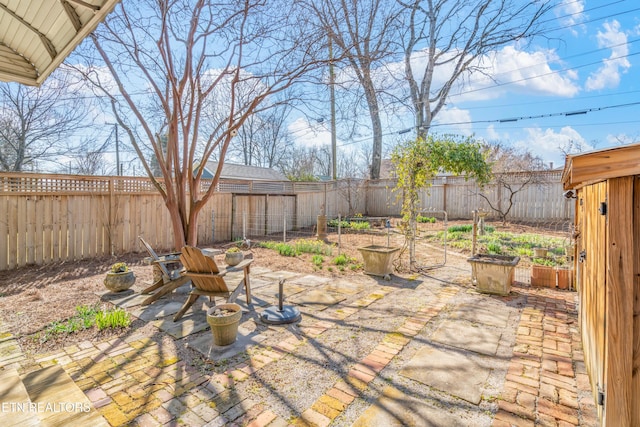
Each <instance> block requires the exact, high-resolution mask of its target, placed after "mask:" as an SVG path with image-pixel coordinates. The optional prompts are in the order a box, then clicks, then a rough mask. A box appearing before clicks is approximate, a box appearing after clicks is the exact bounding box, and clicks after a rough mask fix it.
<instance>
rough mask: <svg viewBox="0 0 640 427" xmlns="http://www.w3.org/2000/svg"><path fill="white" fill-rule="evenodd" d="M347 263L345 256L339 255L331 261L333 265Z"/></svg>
mask: <svg viewBox="0 0 640 427" xmlns="http://www.w3.org/2000/svg"><path fill="white" fill-rule="evenodd" d="M349 261H350V260H349V258H348V257H347V256H346V255H345V254H340V255H338V256H337V257H335V258H334V259H333V263H334V264H335V265H347V264H348V263H349Z"/></svg>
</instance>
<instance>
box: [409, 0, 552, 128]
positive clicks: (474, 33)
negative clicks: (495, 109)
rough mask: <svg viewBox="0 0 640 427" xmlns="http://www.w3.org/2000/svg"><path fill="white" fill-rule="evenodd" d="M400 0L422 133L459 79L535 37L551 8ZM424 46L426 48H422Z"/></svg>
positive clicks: (497, 0)
mask: <svg viewBox="0 0 640 427" xmlns="http://www.w3.org/2000/svg"><path fill="white" fill-rule="evenodd" d="M400 2H401V4H402V5H403V6H404V7H405V8H406V14H405V15H404V19H405V23H404V27H405V29H406V33H405V36H404V38H403V42H404V64H405V79H406V81H407V84H408V86H409V94H410V100H411V106H412V107H413V110H414V114H415V126H416V131H417V134H418V136H420V137H425V136H426V135H427V134H428V132H429V128H430V127H431V123H432V121H433V119H434V118H435V117H436V116H437V115H438V113H439V112H440V111H441V110H442V108H443V107H444V106H445V104H446V102H447V100H448V98H449V95H450V92H451V89H452V88H453V87H455V83H461V81H462V79H463V78H464V77H465V76H469V75H470V74H471V73H474V72H481V73H482V72H484V69H483V67H482V64H481V61H480V60H481V59H483V57H484V56H485V55H487V54H489V53H491V52H493V51H495V50H496V49H498V48H500V47H502V46H505V45H507V44H509V43H512V42H515V41H517V40H520V39H523V38H525V37H531V36H533V35H535V34H536V33H537V32H538V31H539V28H538V27H539V25H538V24H539V22H540V21H541V17H542V16H543V15H544V14H545V13H546V12H547V11H548V10H549V9H550V8H551V3H550V2H549V1H546V0H541V1H531V2H529V1H525V2H521V1H516V0H411V1H405V0H400ZM421 46H425V47H424V48H423V49H422V50H420V51H416V49H417V48H419V47H421ZM417 58H419V60H417ZM414 61H415V63H414ZM415 64H420V67H419V68H416V66H415ZM489 77H491V76H489Z"/></svg>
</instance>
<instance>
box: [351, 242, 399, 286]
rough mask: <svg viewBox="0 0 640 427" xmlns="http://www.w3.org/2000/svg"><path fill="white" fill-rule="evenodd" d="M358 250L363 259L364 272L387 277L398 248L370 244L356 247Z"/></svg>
mask: <svg viewBox="0 0 640 427" xmlns="http://www.w3.org/2000/svg"><path fill="white" fill-rule="evenodd" d="M358 251H359V252H360V254H362V259H363V260H364V272H365V273H367V274H370V275H372V276H381V277H385V278H387V277H390V276H391V273H393V261H394V259H395V258H396V254H397V253H398V251H400V248H389V247H386V246H377V245H371V246H364V247H361V248H358Z"/></svg>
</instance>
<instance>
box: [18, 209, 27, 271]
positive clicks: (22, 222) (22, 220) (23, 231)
mask: <svg viewBox="0 0 640 427" xmlns="http://www.w3.org/2000/svg"><path fill="white" fill-rule="evenodd" d="M16 216H17V228H16V236H17V238H18V244H17V247H16V266H18V267H22V266H23V265H25V264H26V262H25V260H26V258H27V250H26V239H27V199H26V198H24V197H21V198H19V199H18V210H17V212H16Z"/></svg>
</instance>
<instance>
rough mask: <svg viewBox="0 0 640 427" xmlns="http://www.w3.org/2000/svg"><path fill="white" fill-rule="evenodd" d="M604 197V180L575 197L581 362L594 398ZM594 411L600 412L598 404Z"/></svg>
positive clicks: (601, 311) (599, 366)
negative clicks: (602, 204)
mask: <svg viewBox="0 0 640 427" xmlns="http://www.w3.org/2000/svg"><path fill="white" fill-rule="evenodd" d="M606 200H607V182H602V183H598V184H594V185H590V186H587V187H585V188H584V189H583V190H582V191H581V192H580V194H579V199H578V211H579V217H578V224H577V227H578V231H579V232H580V237H579V239H578V256H579V260H581V261H579V262H578V269H579V272H578V274H579V275H580V287H581V290H580V320H581V332H582V343H583V346H584V357H585V362H586V365H587V369H588V370H589V376H590V378H591V388H592V392H593V397H594V400H596V401H597V393H598V387H600V388H602V387H603V384H604V363H605V356H604V350H605V307H606V294H607V293H606V259H607V253H606V251H607V244H606V242H607V236H606V234H607V228H606V225H607V224H606V218H607V217H606V216H605V215H602V214H601V213H600V211H599V209H600V204H601V203H602V202H605V201H606ZM581 254H582V255H581ZM598 412H599V414H598V415H599V416H602V407H601V406H599V407H598Z"/></svg>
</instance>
